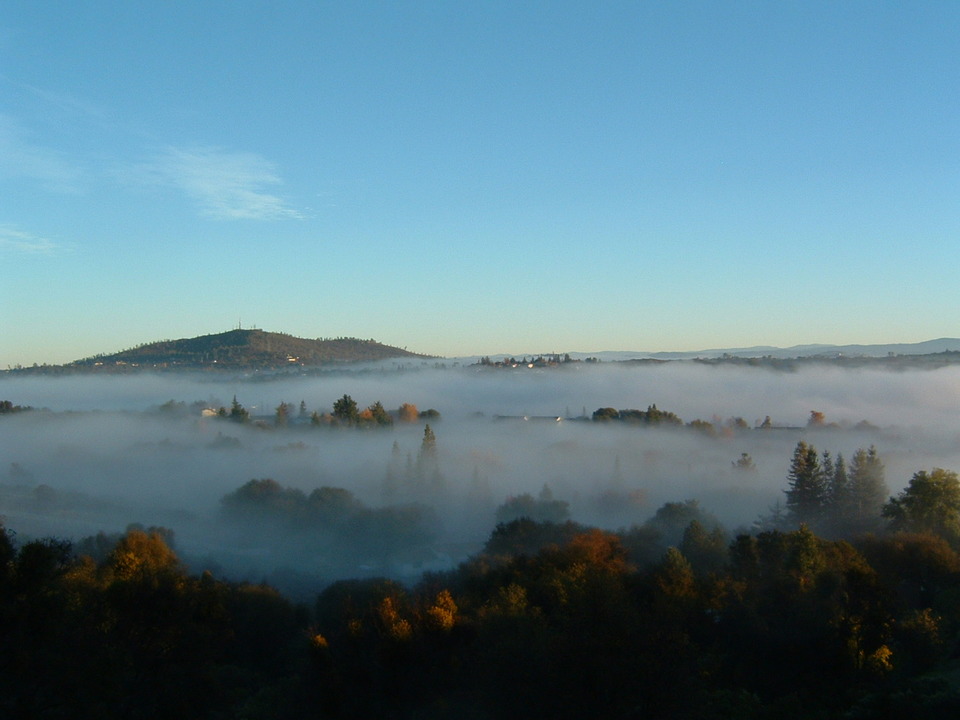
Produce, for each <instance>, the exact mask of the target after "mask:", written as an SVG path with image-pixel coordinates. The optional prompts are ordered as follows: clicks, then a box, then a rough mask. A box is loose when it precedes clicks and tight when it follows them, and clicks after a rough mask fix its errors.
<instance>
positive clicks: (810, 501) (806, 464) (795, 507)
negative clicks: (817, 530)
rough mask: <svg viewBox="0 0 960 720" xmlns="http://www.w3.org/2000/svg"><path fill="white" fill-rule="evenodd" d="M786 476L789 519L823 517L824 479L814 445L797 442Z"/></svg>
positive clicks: (807, 520) (812, 521) (808, 520)
mask: <svg viewBox="0 0 960 720" xmlns="http://www.w3.org/2000/svg"><path fill="white" fill-rule="evenodd" d="M787 479H788V480H789V487H788V488H787V490H786V494H787V513H788V515H789V518H790V520H791V522H794V523H797V524H802V523H807V524H816V523H818V522H819V521H820V520H821V519H822V517H823V513H824V507H825V505H826V499H827V482H826V477H825V476H824V472H823V466H822V465H821V464H820V458H819V456H818V455H817V449H816V448H815V447H814V446H813V445H810V444H808V443H806V442H805V441H803V440H801V441H799V442H798V443H797V446H796V448H794V451H793V458H792V459H791V461H790V471H789V473H788V474H787Z"/></svg>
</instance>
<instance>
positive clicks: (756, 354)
mask: <svg viewBox="0 0 960 720" xmlns="http://www.w3.org/2000/svg"><path fill="white" fill-rule="evenodd" d="M958 351H960V338H939V339H937V340H926V341H924V342H918V343H893V344H888V345H794V346H792V347H787V348H779V347H773V346H770V345H757V346H754V347H747V348H714V349H711V350H697V351H691V352H628V351H620V350H614V351H604V352H594V353H570V355H571V356H572V357H575V358H581V359H582V358H586V357H595V358H598V359H600V360H603V361H605V362H615V361H618V360H620V361H624V360H640V359H647V358H649V359H654V360H693V359H696V358H702V359H713V358H723V357H734V358H764V357H767V358H778V359H791V358H814V357H821V358H839V357H852V358H856V357H863V358H867V357H887V356H890V355H930V354H934V353H943V352H958Z"/></svg>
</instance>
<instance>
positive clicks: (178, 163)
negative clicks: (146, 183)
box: [141, 147, 302, 220]
mask: <svg viewBox="0 0 960 720" xmlns="http://www.w3.org/2000/svg"><path fill="white" fill-rule="evenodd" d="M141 169H142V170H144V171H145V172H146V173H147V175H148V176H149V177H150V178H151V179H152V180H153V181H155V182H159V183H162V184H164V185H169V186H172V187H176V188H179V189H180V190H182V191H183V192H185V193H186V194H187V195H189V196H190V197H191V198H193V200H194V201H195V202H196V203H197V205H198V206H199V208H200V211H201V212H202V213H203V214H204V215H206V216H208V217H212V218H217V219H223V220H240V219H246V220H249V219H253V220H271V219H277V218H300V217H302V215H301V214H300V213H299V212H298V211H297V210H295V209H293V208H292V207H291V206H290V205H289V204H288V203H287V202H286V201H285V200H284V199H282V198H280V197H278V196H277V195H272V194H270V193H268V192H265V191H264V189H265V188H266V187H269V186H272V185H280V184H281V182H282V181H281V180H280V177H279V175H278V174H277V170H276V166H275V165H274V164H273V163H271V162H270V161H268V160H266V159H264V158H262V157H260V156H259V155H255V154H253V153H231V152H226V151H224V150H221V149H218V148H209V147H201V148H189V149H182V148H169V149H167V150H166V151H164V152H163V153H161V154H160V155H159V156H158V157H157V158H156V159H155V160H154V161H153V162H152V163H149V164H148V165H146V166H143V167H142V168H141Z"/></svg>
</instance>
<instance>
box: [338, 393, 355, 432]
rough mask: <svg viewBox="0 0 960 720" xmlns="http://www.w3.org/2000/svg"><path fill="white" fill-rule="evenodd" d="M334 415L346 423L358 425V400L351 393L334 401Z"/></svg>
mask: <svg viewBox="0 0 960 720" xmlns="http://www.w3.org/2000/svg"><path fill="white" fill-rule="evenodd" d="M333 416H334V417H335V418H337V420H339V421H340V422H342V423H344V424H345V425H356V424H357V420H359V419H360V412H359V411H358V410H357V401H356V400H354V399H353V398H352V397H350V396H349V395H344V396H343V397H342V398H340V399H339V400H337V401H336V402H334V403H333Z"/></svg>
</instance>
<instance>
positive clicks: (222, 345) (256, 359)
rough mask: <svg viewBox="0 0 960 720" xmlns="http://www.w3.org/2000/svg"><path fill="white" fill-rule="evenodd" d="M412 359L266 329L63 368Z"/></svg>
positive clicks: (375, 346)
mask: <svg viewBox="0 0 960 720" xmlns="http://www.w3.org/2000/svg"><path fill="white" fill-rule="evenodd" d="M412 357H425V356H423V355H418V354H416V353H412V352H409V351H407V350H404V349H402V348H397V347H391V346H389V345H383V344H382V343H378V342H376V341H375V340H358V339H357V338H335V339H319V338H318V339H316V340H311V339H306V338H298V337H294V336H292V335H286V334H284V333H273V332H266V331H265V330H230V331H228V332H223V333H217V334H214V335H201V336H200V337H194V338H184V339H181V340H161V341H159V342H152V343H147V344H145V345H140V346H138V347H135V348H132V349H130V350H123V351H121V352H118V353H113V354H111V355H95V356H93V357H89V358H84V359H83V360H77V361H76V362H73V363H70V365H68V366H67V367H68V368H70V369H86V368H90V369H94V368H100V369H120V368H150V369H160V368H187V369H200V368H203V369H218V368H222V369H232V370H236V369H275V368H283V367H291V366H314V365H324V364H327V363H345V362H371V361H375V360H388V359H391V358H412Z"/></svg>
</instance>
